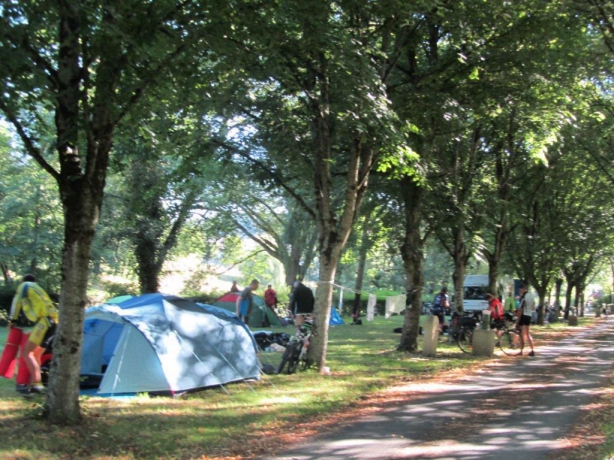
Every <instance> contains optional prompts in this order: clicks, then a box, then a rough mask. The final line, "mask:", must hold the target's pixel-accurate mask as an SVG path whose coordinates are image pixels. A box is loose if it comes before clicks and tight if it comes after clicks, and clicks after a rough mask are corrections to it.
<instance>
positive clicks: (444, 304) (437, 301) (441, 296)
mask: <svg viewBox="0 0 614 460" xmlns="http://www.w3.org/2000/svg"><path fill="white" fill-rule="evenodd" d="M446 308H450V301H449V299H448V288H447V287H445V286H443V287H442V288H441V291H439V293H438V294H437V295H436V296H435V298H434V299H433V315H435V316H437V318H438V319H439V332H443V322H444V314H445V311H446Z"/></svg>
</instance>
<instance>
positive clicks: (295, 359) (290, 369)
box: [282, 341, 303, 375]
mask: <svg viewBox="0 0 614 460" xmlns="http://www.w3.org/2000/svg"><path fill="white" fill-rule="evenodd" d="M302 347H303V342H302V341H298V342H294V344H293V345H292V347H289V348H291V350H290V354H289V356H288V359H287V363H288V364H287V367H286V374H288V375H290V374H294V373H295V372H296V369H297V368H298V363H299V356H300V355H301V348H302ZM286 351H287V350H286ZM282 360H283V358H282Z"/></svg>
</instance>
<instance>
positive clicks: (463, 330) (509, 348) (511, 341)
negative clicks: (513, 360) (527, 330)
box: [455, 313, 520, 356]
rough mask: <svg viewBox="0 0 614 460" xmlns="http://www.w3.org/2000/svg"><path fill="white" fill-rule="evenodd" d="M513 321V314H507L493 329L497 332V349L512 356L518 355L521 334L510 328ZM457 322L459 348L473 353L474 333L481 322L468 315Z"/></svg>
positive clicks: (459, 318) (456, 333)
mask: <svg viewBox="0 0 614 460" xmlns="http://www.w3.org/2000/svg"><path fill="white" fill-rule="evenodd" d="M513 319H514V316H513V315H512V314H511V313H506V314H505V319H504V320H503V321H501V322H497V323H496V324H495V327H494V328H493V330H494V331H495V337H494V340H495V347H497V348H499V349H501V351H502V352H503V353H504V354H506V355H510V356H511V355H515V354H517V353H518V337H519V334H520V333H519V331H517V330H516V329H515V328H510V327H509V324H511V323H512V322H513ZM456 320H457V322H458V329H457V330H456V331H455V337H456V343H457V345H458V348H460V349H461V351H463V352H464V353H471V352H472V351H473V333H474V331H475V329H476V328H477V327H478V325H479V323H480V322H479V321H478V320H477V319H476V318H475V317H474V316H468V315H465V316H462V317H457V318H456Z"/></svg>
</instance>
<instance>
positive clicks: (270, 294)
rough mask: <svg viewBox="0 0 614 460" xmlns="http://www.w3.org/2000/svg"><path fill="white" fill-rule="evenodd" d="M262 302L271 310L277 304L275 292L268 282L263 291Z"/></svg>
mask: <svg viewBox="0 0 614 460" xmlns="http://www.w3.org/2000/svg"><path fill="white" fill-rule="evenodd" d="M264 303H266V304H267V307H269V308H271V309H273V310H274V309H275V307H276V306H277V293H276V292H275V289H273V287H272V286H271V285H270V284H269V285H268V286H267V290H266V291H264Z"/></svg>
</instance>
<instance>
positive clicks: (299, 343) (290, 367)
mask: <svg viewBox="0 0 614 460" xmlns="http://www.w3.org/2000/svg"><path fill="white" fill-rule="evenodd" d="M312 329H313V319H306V320H305V322H304V323H303V325H302V326H301V328H300V329H299V331H298V332H297V333H296V335H294V336H293V337H292V338H291V339H290V342H289V343H288V346H287V347H286V351H284V354H283V356H282V357H281V363H279V367H278V369H277V373H278V374H281V373H282V372H283V371H284V368H285V369H286V371H285V373H286V374H294V373H295V372H296V370H297V369H298V368H299V367H301V369H307V368H308V367H309V362H308V361H307V351H308V350H309V343H310V339H311V332H312Z"/></svg>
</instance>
